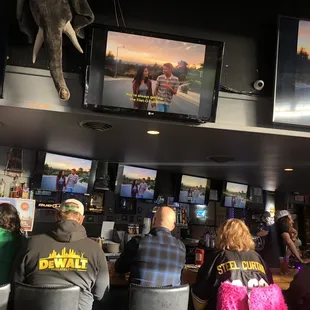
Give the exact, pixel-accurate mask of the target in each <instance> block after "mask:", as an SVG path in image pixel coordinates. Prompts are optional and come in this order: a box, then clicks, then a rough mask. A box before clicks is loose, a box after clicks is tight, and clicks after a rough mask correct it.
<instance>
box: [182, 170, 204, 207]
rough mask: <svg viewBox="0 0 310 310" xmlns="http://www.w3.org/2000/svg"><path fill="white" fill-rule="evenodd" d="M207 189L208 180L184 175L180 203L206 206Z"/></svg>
mask: <svg viewBox="0 0 310 310" xmlns="http://www.w3.org/2000/svg"><path fill="white" fill-rule="evenodd" d="M207 187H208V179H205V178H199V177H194V176H190V175H185V174H184V175H182V179H181V187H180V194H179V202H183V203H193V204H201V205H202V204H204V203H205V201H206V192H207Z"/></svg>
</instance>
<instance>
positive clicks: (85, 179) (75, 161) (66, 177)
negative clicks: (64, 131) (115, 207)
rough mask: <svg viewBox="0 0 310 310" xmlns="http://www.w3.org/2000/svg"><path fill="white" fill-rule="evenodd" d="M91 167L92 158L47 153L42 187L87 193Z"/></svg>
mask: <svg viewBox="0 0 310 310" xmlns="http://www.w3.org/2000/svg"><path fill="white" fill-rule="evenodd" d="M91 168H92V161H91V160H88V159H81V158H75V157H69V156H64V155H57V154H51V153H46V157H45V162H44V172H43V175H42V181H41V189H43V190H49V191H58V192H69V193H77V194H85V193H87V190H88V183H89V180H90V175H91Z"/></svg>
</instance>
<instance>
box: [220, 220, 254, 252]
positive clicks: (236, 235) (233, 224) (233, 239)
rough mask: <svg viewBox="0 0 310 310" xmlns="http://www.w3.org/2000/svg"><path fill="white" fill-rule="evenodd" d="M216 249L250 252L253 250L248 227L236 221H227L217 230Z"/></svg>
mask: <svg viewBox="0 0 310 310" xmlns="http://www.w3.org/2000/svg"><path fill="white" fill-rule="evenodd" d="M216 247H217V248H218V249H221V250H232V251H237V252H241V251H251V250H254V249H255V243H254V241H253V239H252V236H251V234H250V231H249V229H248V227H247V226H246V225H245V224H244V223H243V222H242V221H241V220H238V219H230V220H227V221H226V222H225V223H224V224H222V225H221V226H220V228H219V230H218V236H217V240H216Z"/></svg>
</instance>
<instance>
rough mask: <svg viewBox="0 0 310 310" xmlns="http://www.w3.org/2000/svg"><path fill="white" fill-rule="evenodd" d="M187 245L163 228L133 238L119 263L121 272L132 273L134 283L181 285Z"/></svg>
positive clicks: (117, 265)
mask: <svg viewBox="0 0 310 310" xmlns="http://www.w3.org/2000/svg"><path fill="white" fill-rule="evenodd" d="M185 254H186V250H185V246H184V244H183V243H182V242H181V241H180V240H177V239H176V238H174V237H173V236H172V235H171V232H170V231H169V230H168V229H166V228H163V227H160V228H153V229H152V230H151V231H150V233H149V234H148V235H146V236H144V237H142V238H133V239H131V240H130V241H129V242H128V243H127V244H126V245H125V249H124V251H123V253H122V254H121V256H120V258H119V259H118V260H117V261H116V263H115V271H116V272H117V273H126V272H130V279H131V283H135V284H139V285H143V286H152V287H154V286H178V285H180V283H181V272H182V269H183V267H184V264H185Z"/></svg>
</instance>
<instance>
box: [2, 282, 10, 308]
mask: <svg viewBox="0 0 310 310" xmlns="http://www.w3.org/2000/svg"><path fill="white" fill-rule="evenodd" d="M10 292H11V285H10V284H5V285H0V310H7V309H8V303H9V297H10Z"/></svg>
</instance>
